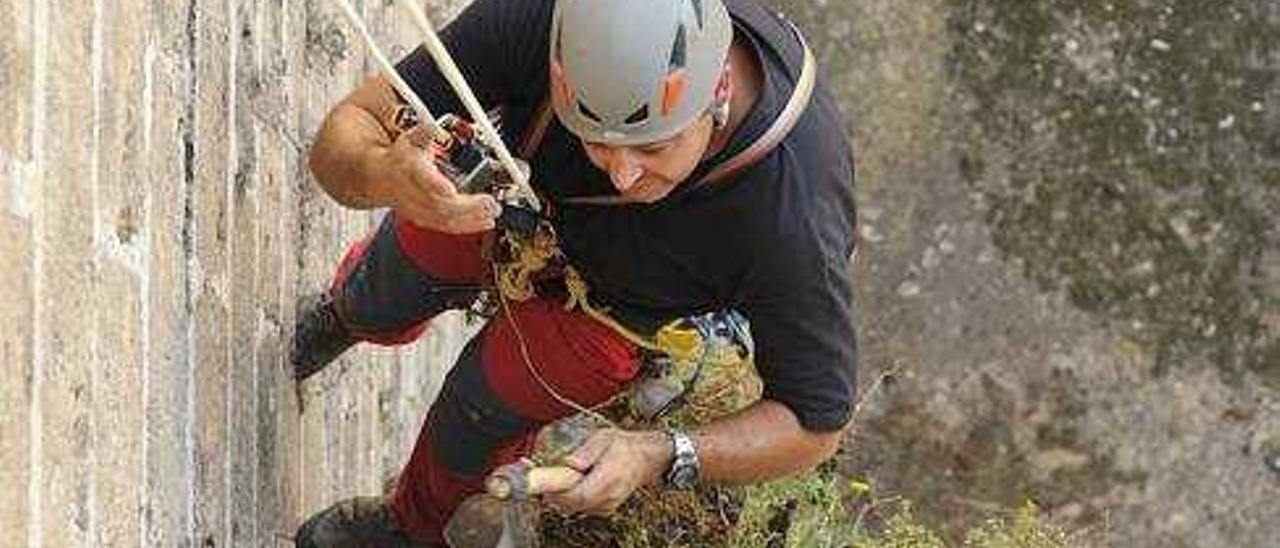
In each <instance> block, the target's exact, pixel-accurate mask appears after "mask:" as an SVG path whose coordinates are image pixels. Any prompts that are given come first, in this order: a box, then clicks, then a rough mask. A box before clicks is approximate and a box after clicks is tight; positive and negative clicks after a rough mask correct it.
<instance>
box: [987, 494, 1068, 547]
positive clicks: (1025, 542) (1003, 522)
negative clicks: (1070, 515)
mask: <svg viewBox="0 0 1280 548" xmlns="http://www.w3.org/2000/svg"><path fill="white" fill-rule="evenodd" d="M964 545H965V548H1063V547H1065V546H1067V535H1066V533H1065V532H1063V531H1062V530H1060V529H1057V528H1055V527H1052V526H1049V525H1047V524H1045V523H1044V521H1043V520H1041V519H1040V511H1039V509H1038V508H1036V505H1035V504H1033V503H1030V502H1028V503H1027V504H1026V505H1024V506H1023V507H1022V508H1021V509H1019V510H1018V512H1017V513H1016V514H1014V516H1013V518H1012V519H992V520H989V521H987V523H986V524H985V525H983V526H982V527H980V528H978V529H974V530H973V531H970V532H969V534H968V535H966V536H965V541H964Z"/></svg>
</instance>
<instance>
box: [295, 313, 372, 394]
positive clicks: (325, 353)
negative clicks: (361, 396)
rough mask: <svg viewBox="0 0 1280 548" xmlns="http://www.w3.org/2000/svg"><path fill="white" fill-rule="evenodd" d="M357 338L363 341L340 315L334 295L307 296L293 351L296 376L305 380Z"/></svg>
mask: <svg viewBox="0 0 1280 548" xmlns="http://www.w3.org/2000/svg"><path fill="white" fill-rule="evenodd" d="M357 342H360V341H359V340H358V339H356V338H355V337H354V336H352V335H351V333H350V332H348V331H347V328H346V327H345V326H343V325H342V320H340V319H338V313H337V312H336V311H335V309H334V306H333V299H332V298H329V297H328V296H327V295H310V296H307V297H304V298H303V299H302V300H301V301H300V302H299V304H298V318H297V323H295V324H294V326H293V351H292V352H291V353H290V355H289V361H290V362H291V363H292V364H293V378H295V379H297V380H299V381H301V380H303V379H306V378H307V377H310V376H311V375H314V374H316V373H318V372H320V370H321V369H324V368H325V366H327V365H329V364H330V363H332V362H333V360H336V359H338V356H341V355H342V353H343V352H346V351H347V349H348V348H351V347H352V346H354V345H355V344H356V343H357Z"/></svg>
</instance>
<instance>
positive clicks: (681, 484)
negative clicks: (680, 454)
mask: <svg viewBox="0 0 1280 548" xmlns="http://www.w3.org/2000/svg"><path fill="white" fill-rule="evenodd" d="M697 480H698V469H697V467H695V466H691V465H688V464H686V465H682V466H676V467H675V468H673V469H672V470H671V485H674V486H676V487H677V488H680V489H688V488H690V487H693V484H694V482H696V481H697Z"/></svg>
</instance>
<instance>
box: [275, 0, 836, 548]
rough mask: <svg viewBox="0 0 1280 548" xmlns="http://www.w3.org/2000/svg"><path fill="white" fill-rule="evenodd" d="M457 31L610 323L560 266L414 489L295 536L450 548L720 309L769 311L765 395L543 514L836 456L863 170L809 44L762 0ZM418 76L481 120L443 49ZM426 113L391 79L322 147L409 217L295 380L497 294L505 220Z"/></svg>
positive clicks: (367, 193)
mask: <svg viewBox="0 0 1280 548" xmlns="http://www.w3.org/2000/svg"><path fill="white" fill-rule="evenodd" d="M442 37H443V40H444V42H445V44H446V45H447V47H448V49H449V50H450V52H452V54H453V56H454V58H455V60H456V61H457V64H458V65H459V66H460V67H461V68H462V70H463V73H464V74H465V76H466V78H467V80H468V81H469V82H470V84H471V86H472V87H473V88H474V89H475V90H476V92H477V95H478V96H479V98H480V100H481V102H482V103H484V106H485V108H486V109H495V110H498V111H500V112H501V127H502V130H501V132H502V136H503V139H504V141H505V142H506V143H507V145H508V146H509V147H511V148H512V149H513V150H518V151H519V152H520V155H521V156H522V157H524V158H525V159H526V160H528V162H529V164H530V166H531V169H532V178H531V180H532V183H533V185H534V188H535V190H536V191H537V192H538V193H539V194H540V195H541V197H542V199H543V201H544V202H545V204H546V207H545V208H544V211H543V213H544V214H545V215H546V216H547V218H548V220H549V222H550V223H551V225H552V226H553V227H554V230H555V234H556V237H557V238H558V242H557V243H558V245H559V248H560V251H561V252H562V253H563V256H564V259H565V262H566V263H567V265H565V266H566V270H571V271H572V272H575V273H576V274H577V275H578V276H579V277H580V281H581V282H583V283H582V284H580V285H579V286H580V287H586V288H589V289H588V291H589V293H588V294H587V297H588V299H587V300H588V301H589V302H590V303H593V304H594V305H595V307H594V310H598V311H599V310H603V311H607V314H608V316H609V319H610V320H611V321H607V322H606V321H601V319H600V318H599V317H596V316H594V315H591V314H588V313H586V311H585V310H584V308H583V307H577V308H567V307H566V302H565V299H566V296H565V292H564V291H562V290H558V289H557V288H562V287H563V284H560V285H557V284H556V283H554V282H555V281H556V279H557V275H556V273H555V272H551V273H549V274H544V275H543V278H544V280H543V281H550V282H552V283H545V284H540V285H539V286H538V287H539V290H538V292H537V293H536V294H535V295H533V296H532V297H531V298H528V299H526V300H523V301H516V300H511V301H509V302H508V303H507V304H506V305H505V306H508V307H509V309H508V311H509V315H504V314H501V313H499V314H497V315H496V316H494V317H492V318H491V319H490V320H488V322H487V323H486V324H485V326H484V327H483V329H482V330H481V332H480V333H479V334H478V335H477V336H476V337H475V338H474V339H473V340H471V341H470V343H468V344H467V346H466V348H465V349H464V350H463V352H462V353H461V355H460V356H459V357H458V359H457V362H456V364H455V365H454V366H453V368H452V369H451V370H450V372H449V373H448V376H447V377H446V379H445V383H444V386H443V388H442V390H441V392H440V395H439V397H438V398H437V399H436V401H435V402H434V403H433V404H432V406H431V408H430V410H429V412H428V415H427V418H426V421H425V424H424V425H423V427H422V430H421V433H420V435H419V437H418V440H417V443H416V445H415V447H414V449H413V452H412V455H411V456H410V458H409V461H408V463H407V464H406V466H405V468H404V471H403V473H402V474H401V475H400V477H399V480H398V484H397V485H396V487H395V489H394V492H393V493H391V494H390V495H389V496H388V497H386V498H385V499H384V498H380V497H374V498H360V499H352V500H348V501H344V502H340V503H338V504H336V505H334V506H333V507H331V508H329V509H327V510H325V511H322V512H320V513H318V514H316V515H314V516H312V517H311V518H310V519H309V520H307V521H306V522H305V523H304V524H303V525H302V527H301V528H300V529H299V531H298V535H297V541H298V545H299V546H365V545H377V546H416V545H424V546H434V545H440V544H441V542H442V539H441V530H442V527H443V526H444V524H445V522H446V521H447V520H448V518H449V516H450V515H451V513H452V512H453V511H454V510H455V509H456V508H457V506H458V505H459V503H460V502H461V501H462V500H463V499H464V498H465V497H467V496H468V495H470V494H472V493H475V492H477V491H478V490H479V489H480V488H481V483H482V481H483V479H484V477H485V475H486V473H487V472H488V471H490V470H492V469H493V468H494V467H495V466H497V465H499V464H502V463H505V462H510V461H512V460H513V459H515V458H517V457H518V456H521V455H523V454H526V453H527V452H528V451H529V450H530V444H531V442H532V439H533V435H534V434H535V433H536V432H537V431H538V429H539V427H540V426H542V425H544V424H547V423H548V422H550V421H554V420H556V419H559V418H561V417H564V416H566V415H569V414H571V413H573V412H574V411H575V406H576V405H581V406H587V407H590V406H594V405H597V404H600V403H602V402H605V401H607V400H609V399H610V398H612V397H613V396H614V395H616V394H618V393H619V392H620V391H622V390H623V389H624V388H625V387H626V385H627V383H628V381H629V380H631V379H632V378H633V377H634V376H635V375H636V373H637V369H638V356H639V355H640V348H639V345H638V344H637V342H636V340H635V339H634V336H635V334H637V333H638V334H640V335H641V336H642V337H643V336H645V335H646V334H649V335H651V334H653V333H655V332H656V330H658V329H659V328H660V327H661V326H663V325H666V324H667V323H668V322H670V321H672V320H674V319H677V318H681V317H686V316H689V315H692V314H699V313H706V312H710V311H715V310H725V309H733V310H736V311H740V312H741V313H742V315H743V316H744V317H745V318H746V319H747V320H748V321H749V324H750V331H751V336H752V339H753V340H754V346H755V349H754V350H755V362H756V367H757V370H758V373H759V375H760V378H761V380H762V382H763V386H764V389H763V395H762V397H761V399H760V400H759V401H758V402H756V403H754V404H752V405H750V406H749V407H747V408H746V409H744V410H742V411H740V412H737V413H735V414H732V415H729V416H726V417H722V418H718V419H715V420H713V421H710V422H708V423H706V424H703V425H700V426H698V427H697V428H695V429H692V430H691V431H678V430H670V431H625V430H618V429H604V430H600V431H598V432H596V433H594V434H593V435H592V436H591V437H590V438H588V439H587V441H586V442H585V443H584V444H583V445H582V446H581V447H580V448H579V449H577V450H576V451H575V452H574V453H573V454H572V455H570V456H569V457H568V459H567V462H566V464H568V465H569V466H572V467H574V468H577V469H578V470H580V471H583V472H585V476H584V479H583V480H582V481H581V482H579V483H578V484H577V485H576V486H575V487H573V488H572V489H569V490H567V491H562V492H559V493H554V494H550V495H546V496H545V499H544V500H545V501H546V502H547V503H548V504H550V505H551V506H553V507H555V508H557V509H559V510H560V511H562V512H565V513H588V514H608V513H610V512H612V511H614V510H615V509H617V508H618V506H619V505H621V504H622V503H623V501H625V500H626V499H627V497H628V496H629V495H630V494H631V493H632V492H633V491H634V490H635V489H637V488H638V487H640V486H642V485H645V484H657V485H666V486H669V487H671V488H689V487H691V486H693V485H695V484H697V483H699V482H711V483H750V482H758V481H762V480H767V479H770V478H776V477H780V476H783V475H787V474H792V473H797V472H800V471H803V470H806V469H808V468H810V467H812V466H814V465H816V464H817V463H819V462H821V461H823V460H825V459H827V458H829V457H830V456H831V455H832V454H833V453H834V451H835V450H836V448H837V446H838V444H839V440H840V432H841V430H842V428H843V426H844V425H845V424H846V422H848V420H849V418H850V414H851V409H852V405H851V402H852V399H853V394H854V387H855V379H854V368H855V361H856V343H855V333H854V326H853V296H852V287H851V280H850V272H851V269H850V266H851V261H852V253H853V251H854V240H855V237H854V229H855V212H854V202H853V165H852V154H851V147H850V145H849V142H848V141H847V139H846V137H845V134H844V128H843V122H842V120H841V117H840V114H839V112H838V111H837V108H836V105H835V102H834V100H833V99H832V97H831V96H830V94H829V93H828V92H827V91H826V89H825V88H824V86H823V85H822V84H821V82H819V83H818V84H816V85H814V84H813V81H814V80H813V71H814V67H813V62H812V55H811V53H810V52H809V50H808V47H807V45H805V43H804V40H803V38H802V37H801V36H800V34H799V31H798V30H796V28H795V27H794V26H793V25H791V24H790V23H789V22H787V21H786V20H784V19H783V18H781V16H779V15H777V14H775V13H774V12H772V11H769V10H767V9H765V8H764V7H763V6H761V5H760V4H758V3H757V0H591V1H584V0H524V1H519V2H516V1H510V0H475V2H474V3H472V4H471V5H469V6H467V7H466V8H465V9H464V10H463V11H462V13H461V14H460V15H459V16H458V17H457V18H456V19H455V20H454V21H453V22H452V23H451V24H449V25H448V26H447V27H446V28H445V29H444V30H443V32H442ZM398 71H399V73H400V74H401V75H402V76H403V77H404V78H405V80H406V81H407V82H408V83H409V84H410V86H411V87H412V88H413V90H414V91H416V92H417V93H418V94H419V95H420V96H421V97H422V98H423V99H424V101H425V102H426V103H428V104H429V105H430V106H431V108H432V110H433V111H436V112H456V113H461V112H463V109H462V106H461V105H460V104H459V102H458V100H457V99H456V96H455V95H454V94H453V93H452V91H451V90H450V88H449V87H448V85H447V84H446V83H445V81H444V80H443V78H442V77H441V75H440V73H439V72H438V71H437V69H436V68H435V65H434V64H433V63H432V61H431V59H430V58H429V56H428V55H427V54H426V53H424V52H423V50H421V49H419V50H417V51H415V52H413V53H411V54H410V55H408V56H407V57H406V58H404V59H403V60H402V61H401V62H400V63H399V65H398ZM546 104H550V108H545V107H544V105H546ZM407 112H410V111H408V110H407V107H406V106H405V103H404V101H403V100H402V99H401V98H400V97H399V96H398V95H397V94H396V92H395V91H394V90H393V88H392V87H391V86H390V85H389V84H388V83H387V81H386V80H385V79H384V78H382V77H375V78H371V79H369V80H368V81H366V82H365V83H364V84H363V85H361V86H360V87H359V88H357V89H356V90H355V91H353V92H352V93H351V94H350V95H348V96H347V97H346V98H345V99H343V100H342V101H341V102H340V103H339V104H338V105H337V106H335V107H334V108H333V110H332V111H331V112H330V113H329V115H328V117H327V119H326V120H325V122H324V124H323V126H322V127H321V129H320V131H319V134H318V135H317V137H316V140H315V144H314V146H313V148H312V150H311V157H310V167H311V170H312V172H313V173H314V175H315V178H316V180H317V182H318V183H319V184H320V186H321V187H322V188H323V189H324V190H325V192H327V193H328V194H329V195H330V196H331V197H332V198H333V199H334V200H336V201H337V202H339V203H340V204H342V205H344V206H347V207H351V208H356V209H372V208H388V209H389V210H390V211H389V213H388V214H387V215H386V216H385V217H384V219H383V221H382V223H381V225H380V226H379V227H378V228H377V229H376V230H375V231H374V232H373V233H372V234H371V235H369V236H368V237H367V238H366V239H365V240H363V241H361V242H359V243H357V244H356V245H354V246H353V247H352V248H351V249H349V250H348V253H347V255H346V256H345V258H344V259H343V260H342V261H341V263H340V265H339V267H338V269H337V274H336V276H335V280H334V281H333V283H332V285H331V286H330V288H329V289H328V291H327V292H326V294H325V296H324V298H323V299H321V300H320V301H319V302H318V303H315V304H314V305H312V306H310V307H308V308H306V309H305V310H303V311H302V312H300V314H299V318H298V324H297V326H296V334H295V340H294V349H293V353H292V356H291V360H292V362H293V364H294V367H295V373H296V376H297V377H298V379H299V381H301V380H303V379H305V378H307V377H309V376H310V375H312V374H314V373H316V372H317V371H319V370H320V369H322V368H323V367H324V366H325V365H327V364H328V363H330V362H331V361H333V360H334V359H335V358H336V357H337V356H338V355H340V354H341V353H342V352H343V351H345V350H347V349H348V348H350V347H351V346H352V345H354V344H356V343H358V342H370V343H375V344H382V345H395V344H403V343H407V342H410V341H412V340H414V339H415V338H416V337H418V336H419V335H420V334H421V333H422V331H423V329H424V328H425V326H426V324H427V322H428V321H429V320H430V319H431V318H432V317H434V316H435V315H437V314H438V313H440V312H442V311H444V310H448V309H457V308H468V307H470V306H472V304H473V302H474V301H475V300H476V297H477V295H478V294H480V292H481V291H485V290H492V289H493V286H494V277H493V272H494V271H493V269H492V267H491V264H490V259H491V257H490V256H489V255H488V254H487V253H486V252H485V251H484V249H485V247H486V245H489V244H490V243H491V240H492V238H491V237H490V234H491V233H492V231H493V230H494V228H495V218H496V217H497V216H498V214H499V213H500V212H501V208H500V206H499V204H498V203H497V202H496V201H495V200H494V199H493V197H492V196H488V195H485V194H464V193H460V192H458V191H457V190H456V189H455V188H454V187H453V185H452V184H451V183H450V181H449V180H448V179H447V178H446V177H445V176H444V175H442V173H441V171H440V170H439V169H438V168H437V166H436V165H435V161H434V160H435V159H436V156H437V155H438V154H439V153H440V150H439V147H438V146H436V145H435V144H434V143H433V142H432V140H431V139H430V138H429V137H428V136H427V135H426V134H425V132H424V131H422V129H421V127H414V126H413V124H412V122H413V120H412V118H413V117H412V116H411V115H407V114H406V113H407ZM544 287H550V289H545V290H544ZM570 402H571V403H572V405H571V404H570Z"/></svg>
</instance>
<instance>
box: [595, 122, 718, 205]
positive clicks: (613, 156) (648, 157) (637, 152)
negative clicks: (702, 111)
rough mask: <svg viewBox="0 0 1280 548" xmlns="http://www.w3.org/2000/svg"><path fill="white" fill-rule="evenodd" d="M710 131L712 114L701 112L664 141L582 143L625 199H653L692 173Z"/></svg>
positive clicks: (706, 143) (644, 200) (656, 199)
mask: <svg viewBox="0 0 1280 548" xmlns="http://www.w3.org/2000/svg"><path fill="white" fill-rule="evenodd" d="M711 134H712V123H711V117H710V116H706V115H704V116H701V117H699V118H698V119H697V120H696V121H694V122H693V123H692V124H690V125H689V127H687V128H685V129H684V130H682V131H681V132H680V133H677V134H676V135H675V136H674V137H672V138H670V139H667V140H665V141H659V142H656V143H648V144H643V145H633V146H625V147H623V146H610V145H605V144H600V143H591V142H588V141H583V142H582V146H583V148H584V149H586V151H587V157H589V158H590V159H591V163H592V164H595V166H596V167H598V168H600V169H601V170H602V171H604V172H606V173H608V174H609V179H610V180H612V181H613V186H614V187H615V188H617V189H618V192H619V193H620V194H621V195H622V197H623V198H624V199H625V200H627V201H630V202H643V203H653V202H656V201H658V200H661V199H662V198H664V197H666V195H667V194H669V193H671V191H672V190H673V189H675V187H676V185H678V184H680V182H681V181H683V180H685V179H686V178H688V177H689V174H690V173H693V170H694V168H695V167H697V165H698V162H699V161H700V160H701V159H702V156H703V154H704V153H705V152H706V151H707V146H708V144H709V143H710V141H711Z"/></svg>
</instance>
